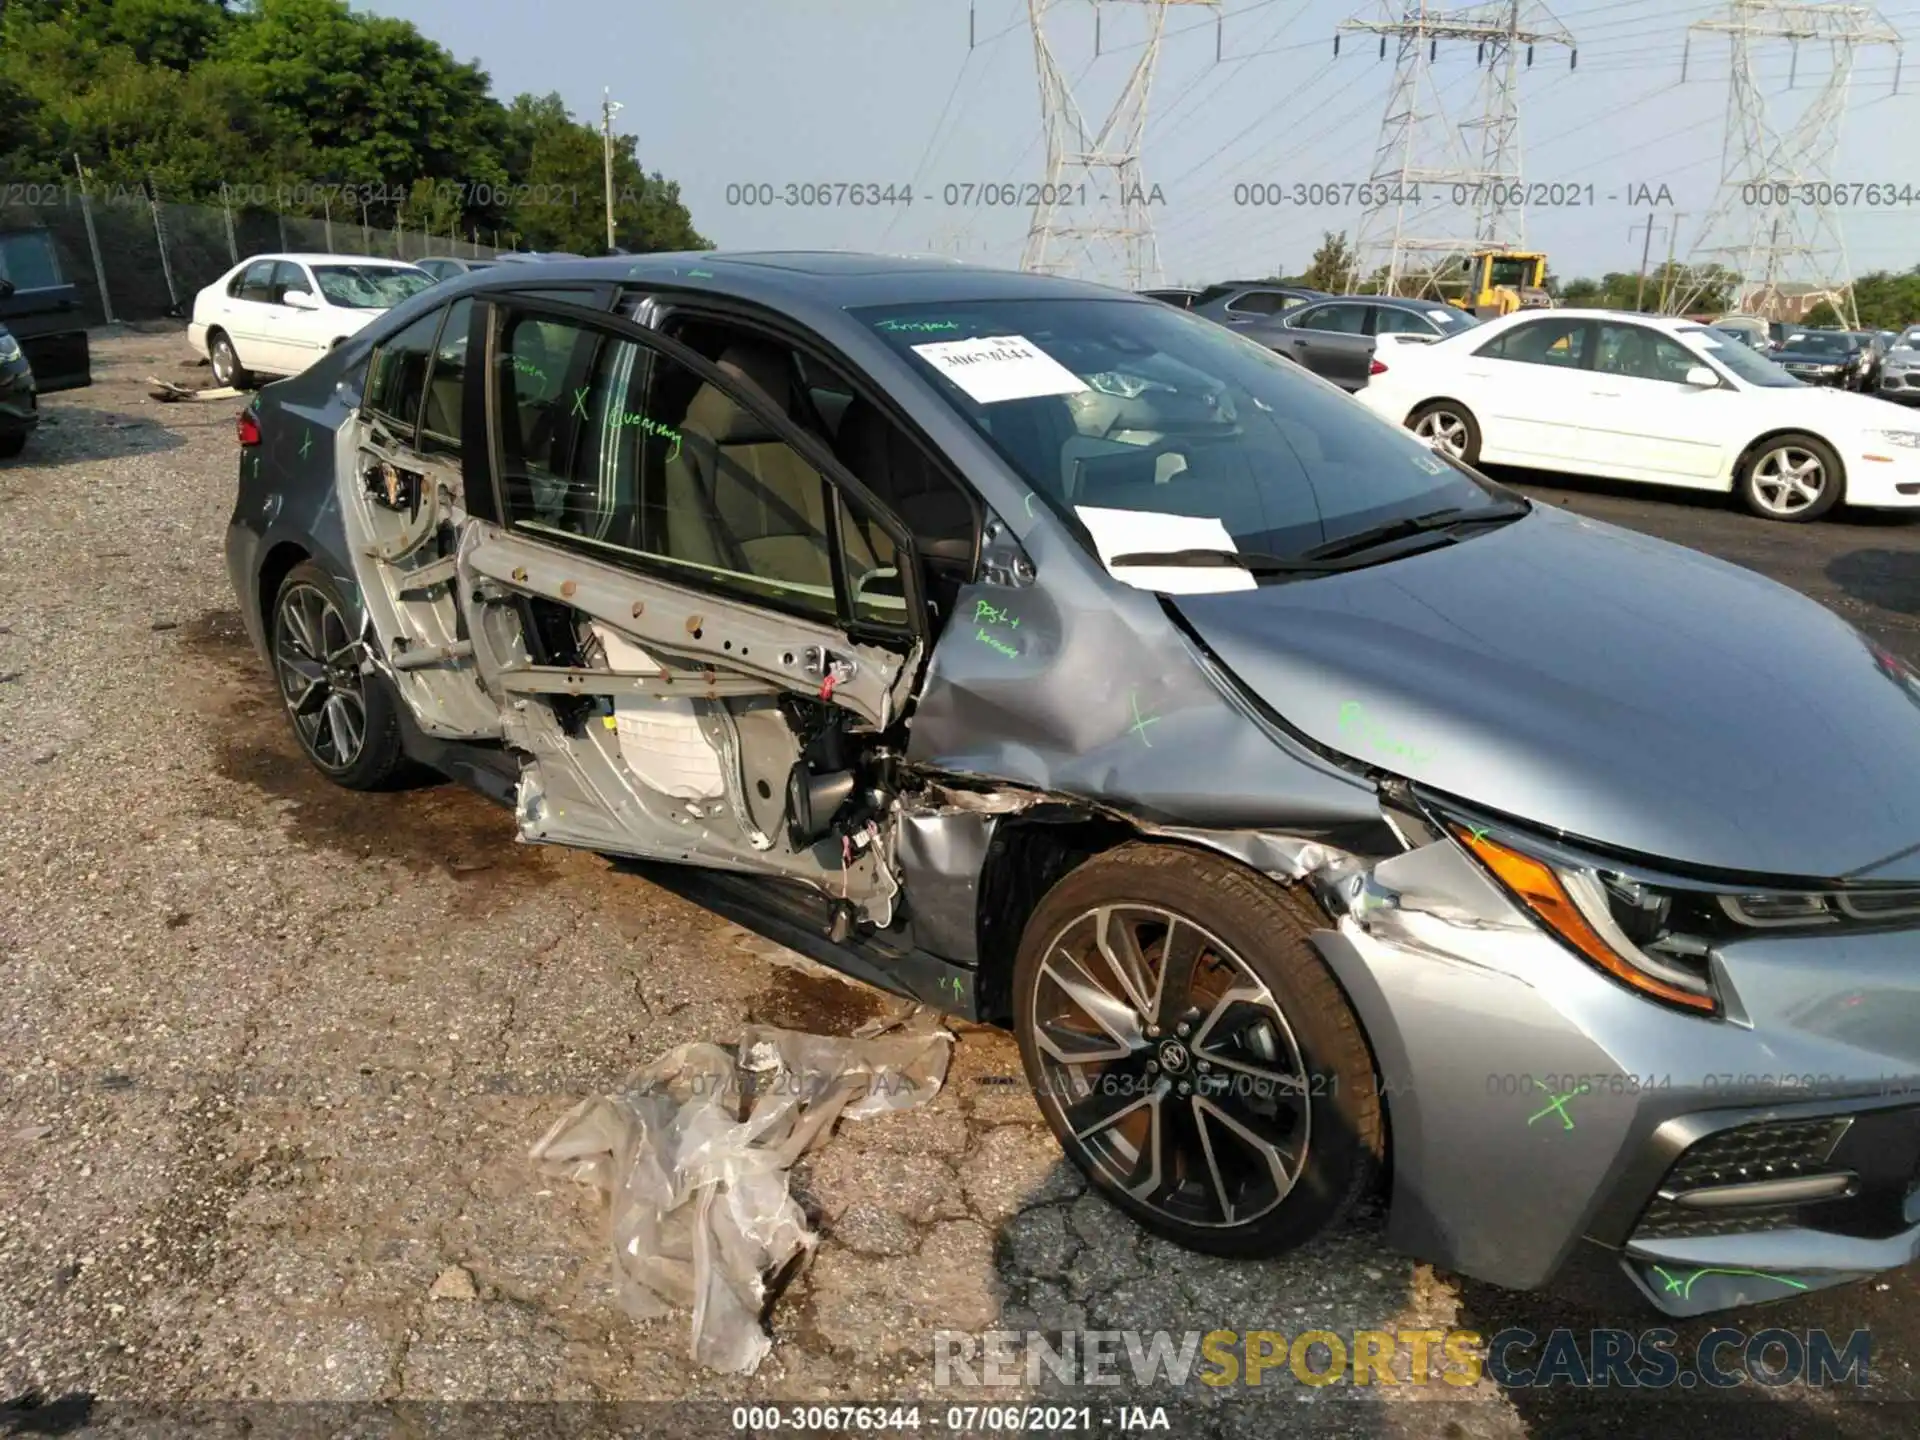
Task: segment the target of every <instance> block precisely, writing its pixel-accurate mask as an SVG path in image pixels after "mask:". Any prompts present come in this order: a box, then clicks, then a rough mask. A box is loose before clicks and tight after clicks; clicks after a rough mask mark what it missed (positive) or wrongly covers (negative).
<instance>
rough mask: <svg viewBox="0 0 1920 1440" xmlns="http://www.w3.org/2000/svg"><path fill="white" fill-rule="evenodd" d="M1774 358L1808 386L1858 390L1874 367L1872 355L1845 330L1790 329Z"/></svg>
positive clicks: (1856, 338) (1790, 373)
mask: <svg viewBox="0 0 1920 1440" xmlns="http://www.w3.org/2000/svg"><path fill="white" fill-rule="evenodd" d="M1772 358H1773V360H1774V362H1775V363H1776V364H1778V365H1779V366H1781V367H1782V368H1783V369H1784V370H1786V372H1787V373H1788V374H1789V375H1792V376H1793V377H1794V378H1795V379H1797V380H1804V381H1805V382H1806V383H1807V384H1809V385H1831V386H1834V387H1836V388H1838V389H1843V390H1858V389H1860V388H1861V381H1862V377H1863V376H1864V374H1865V373H1866V371H1867V369H1868V368H1870V366H1871V364H1872V360H1873V352H1872V351H1871V350H1870V349H1869V348H1868V347H1867V346H1866V345H1865V344H1864V343H1863V342H1862V341H1861V340H1860V339H1859V337H1857V336H1855V335H1853V334H1851V333H1850V332H1848V331H1845V330H1791V329H1790V330H1788V331H1787V337H1786V340H1785V342H1784V343H1783V344H1782V345H1781V347H1780V348H1779V349H1778V350H1776V351H1774V352H1773V357H1772Z"/></svg>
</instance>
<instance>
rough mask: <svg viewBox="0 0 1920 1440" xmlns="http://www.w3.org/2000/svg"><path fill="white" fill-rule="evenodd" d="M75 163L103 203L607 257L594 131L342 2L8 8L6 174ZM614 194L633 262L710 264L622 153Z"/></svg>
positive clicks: (18, 1)
mask: <svg viewBox="0 0 1920 1440" xmlns="http://www.w3.org/2000/svg"><path fill="white" fill-rule="evenodd" d="M75 155H78V156H79V157H80V159H81V162H82V164H83V165H84V166H85V167H86V169H87V172H88V174H89V175H90V176H91V177H92V178H93V179H94V180H96V181H98V182H100V184H101V185H102V186H104V187H106V188H107V190H108V191H113V190H116V189H117V190H118V191H120V192H121V193H125V192H130V191H131V190H133V188H134V187H136V186H141V185H144V184H145V183H146V182H147V181H148V180H152V181H153V182H154V183H155V184H156V185H157V186H158V187H159V190H160V192H161V194H162V195H163V196H164V197H165V198H167V199H169V200H195V201H200V202H202V203H218V202H219V201H220V200H221V199H222V197H223V196H224V195H225V194H227V193H228V192H229V190H230V189H231V188H238V189H239V191H240V193H241V194H243V195H246V194H248V193H249V192H251V193H253V194H257V195H259V196H261V197H263V198H264V199H265V200H266V201H267V203H268V204H269V206H270V207H272V208H280V209H285V210H290V211H295V212H304V213H307V214H311V215H319V214H321V213H323V211H328V210H330V211H331V213H332V215H333V216H334V218H335V219H336V220H338V219H344V218H347V217H349V216H353V215H354V214H355V212H357V211H359V210H360V209H361V205H360V203H359V202H360V201H361V200H363V199H364V200H365V201H366V202H367V203H366V205H365V217H364V218H365V219H367V220H368V221H370V222H371V223H372V224H375V225H379V226H389V225H392V224H393V223H394V222H395V220H396V219H397V218H401V217H404V218H402V219H401V223H404V224H405V225H406V226H407V228H408V229H418V228H422V227H425V228H429V229H431V230H432V232H433V233H435V234H446V233H448V231H450V230H457V231H459V232H462V233H464V232H466V231H469V230H473V229H478V230H482V231H487V232H492V231H506V232H509V233H511V232H515V231H518V232H520V234H521V235H522V236H523V238H524V240H525V242H526V243H530V244H535V245H538V246H539V247H540V248H548V249H570V250H580V251H583V252H585V253H590V254H597V253H599V252H600V250H602V249H603V248H604V246H605V238H606V236H605V219H604V205H605V199H604V196H605V187H604V184H603V181H602V168H601V167H602V160H601V142H600V136H599V133H598V131H596V130H595V129H593V128H592V127H591V126H588V125H583V124H581V123H579V122H578V121H576V120H574V119H573V118H572V117H571V116H569V115H568V114H567V111H566V107H565V106H564V105H563V104H562V103H561V102H560V100H559V98H558V97H557V96H547V97H545V98H543V99H535V98H532V97H525V96H523V97H521V98H520V99H519V100H516V101H515V102H514V103H513V105H512V106H510V107H509V106H506V105H503V104H501V102H500V101H499V100H498V99H497V98H495V97H494V96H493V94H492V93H491V90H490V84H489V81H488V78H487V75H486V73H485V72H484V71H483V70H481V69H480V68H479V67H478V66H477V65H475V64H471V63H465V62H461V61H458V60H456V59H455V58H454V57H453V55H451V54H450V53H449V52H448V51H447V50H446V49H445V48H444V47H442V46H440V45H438V44H435V43H434V42H433V41H431V40H429V39H427V37H425V36H424V35H422V34H421V33H420V32H419V31H418V30H417V29H416V28H415V27H414V26H413V25H411V24H409V23H407V22H406V21H402V20H395V19H390V18H385V17H381V16H375V15H367V14H359V13H355V12H354V11H352V10H351V9H349V8H348V5H347V4H346V3H345V0H250V3H248V4H245V5H243V6H231V7H230V6H229V4H228V3H226V0H0V166H4V169H0V175H4V176H5V177H6V178H8V179H10V180H15V181H35V180H39V181H47V180H58V179H60V178H62V177H65V178H68V179H71V178H72V173H73V157H74V156H75ZM343 186H352V187H354V192H355V193H354V194H352V195H351V196H343V195H342V194H341V193H340V187H343ZM614 193H615V200H616V204H615V224H616V238H617V241H618V243H619V244H621V245H622V246H623V247H624V248H626V249H629V250H659V249H669V248H675V249H678V248H686V249H704V248H706V247H707V244H708V242H707V241H706V240H705V239H704V238H703V237H701V235H700V234H699V232H698V231H697V230H695V229H694V227H693V221H692V217H691V216H690V215H689V214H688V213H687V208H686V206H685V204H684V203H683V202H682V200H681V198H680V192H679V188H678V186H676V185H675V184H674V183H673V182H672V181H670V180H667V179H666V178H665V177H664V176H663V175H661V174H660V173H659V172H658V171H656V172H654V173H653V174H651V175H649V174H647V173H645V172H644V171H643V170H642V169H641V167H640V164H639V162H638V161H637V160H636V159H635V155H634V142H633V140H632V138H631V137H628V136H622V137H619V138H618V140H617V143H616V147H615V156H614ZM252 203H258V202H257V201H254V202H252ZM355 218H358V217H357V216H355Z"/></svg>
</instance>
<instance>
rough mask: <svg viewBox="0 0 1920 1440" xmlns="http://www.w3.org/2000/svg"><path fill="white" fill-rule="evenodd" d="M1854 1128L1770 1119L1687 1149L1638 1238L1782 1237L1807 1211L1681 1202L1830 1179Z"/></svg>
mask: <svg viewBox="0 0 1920 1440" xmlns="http://www.w3.org/2000/svg"><path fill="white" fill-rule="evenodd" d="M1850 1123H1851V1122H1850V1121H1848V1120H1845V1119H1838V1120H1836V1119H1834V1118H1832V1117H1831V1116H1829V1117H1825V1118H1821V1119H1815V1120H1769V1121H1762V1122H1760V1123H1758V1124H1753V1125H1736V1126H1734V1127H1733V1128H1732V1129H1730V1130H1722V1131H1719V1132H1718V1133H1717V1134H1713V1135H1709V1136H1707V1138H1706V1139H1704V1140H1702V1141H1700V1142H1699V1143H1698V1144H1696V1145H1694V1146H1692V1147H1691V1148H1689V1149H1688V1150H1687V1151H1686V1152H1685V1153H1684V1154H1682V1155H1681V1157H1680V1158H1679V1159H1678V1160H1676V1161H1675V1162H1674V1165H1673V1168H1672V1169H1671V1170H1669V1171H1668V1172H1667V1178H1666V1179H1665V1180H1664V1181H1662V1182H1661V1185H1660V1192H1659V1194H1658V1195H1657V1196H1655V1197H1654V1200H1653V1203H1652V1204H1651V1205H1649V1206H1648V1207H1647V1213H1646V1214H1645V1215H1644V1216H1643V1217H1642V1218H1641V1221H1640V1226H1639V1229H1638V1231H1637V1232H1636V1233H1637V1234H1639V1235H1642V1236H1645V1237H1646V1238H1648V1239H1653V1238H1656V1237H1658V1238H1668V1239H1671V1238H1674V1237H1677V1236H1681V1235H1733V1234H1745V1233H1748V1232H1750V1231H1755V1230H1782V1229H1787V1228H1790V1227H1792V1226H1794V1225H1798V1224H1801V1223H1803V1222H1802V1220H1801V1219H1800V1216H1801V1215H1802V1213H1803V1212H1804V1211H1805V1210H1806V1208H1807V1207H1805V1206H1801V1205H1773V1206H1751V1207H1740V1208H1727V1209H1716V1210H1698V1209H1694V1208H1692V1207H1691V1206H1688V1205H1684V1204H1682V1203H1681V1201H1680V1199H1679V1197H1681V1196H1683V1195H1685V1194H1686V1193H1687V1192H1689V1191H1697V1190H1710V1189H1713V1188H1715V1187H1717V1186H1723V1185H1751V1184H1755V1183H1758V1182H1761V1181H1767V1180H1790V1179H1797V1178H1800V1177H1804V1176H1809V1175H1822V1174H1827V1173H1830V1172H1831V1169H1832V1167H1831V1166H1830V1164H1829V1159H1830V1157H1831V1155H1832V1154H1833V1150H1834V1146H1835V1145H1836V1144H1837V1143H1838V1142H1839V1140H1840V1137H1841V1136H1842V1135H1844V1134H1845V1133H1846V1131H1847V1127H1848V1126H1849V1124H1850Z"/></svg>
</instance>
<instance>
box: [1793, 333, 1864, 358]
mask: <svg viewBox="0 0 1920 1440" xmlns="http://www.w3.org/2000/svg"><path fill="white" fill-rule="evenodd" d="M1859 348H1860V342H1859V341H1858V340H1856V339H1854V338H1853V336H1851V335H1840V334H1835V333H1833V332H1831V331H1828V332H1821V331H1805V332H1803V333H1801V334H1798V335H1791V336H1789V337H1788V338H1787V349H1789V350H1798V351H1799V352H1800V353H1801V354H1803V355H1835V356H1839V355H1851V354H1853V352H1854V351H1855V350H1857V349H1859Z"/></svg>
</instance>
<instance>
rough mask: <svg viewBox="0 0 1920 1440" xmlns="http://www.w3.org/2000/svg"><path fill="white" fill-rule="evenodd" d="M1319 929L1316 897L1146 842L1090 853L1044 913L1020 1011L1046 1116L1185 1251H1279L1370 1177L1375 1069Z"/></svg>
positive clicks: (1021, 970)
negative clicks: (1314, 934)
mask: <svg viewBox="0 0 1920 1440" xmlns="http://www.w3.org/2000/svg"><path fill="white" fill-rule="evenodd" d="M1199 916H1205V917H1207V918H1206V921H1205V923H1202V922H1201V921H1200V920H1199V919H1198V918H1197V917H1199ZM1317 923H1318V924H1321V925H1324V923H1325V921H1324V920H1323V919H1322V920H1319V921H1317ZM1315 925H1316V921H1315V919H1314V917H1313V915H1312V914H1311V913H1310V902H1307V901H1306V900H1305V899H1304V897H1302V896H1299V895H1296V894H1292V893H1289V892H1284V891H1281V890H1279V889H1278V888H1277V887H1274V886H1273V885H1271V884H1270V883H1268V882H1267V881H1265V880H1263V879H1261V878H1260V877H1258V876H1255V875H1253V874H1251V873H1250V872H1247V871H1244V870H1242V869H1240V868H1238V867H1236V866H1233V865H1231V864H1229V863H1228V862H1226V861H1224V860H1221V859H1219V858H1217V857H1214V856H1210V855H1203V854H1197V853H1194V852H1190V851H1184V850H1178V849H1170V848H1162V847H1156V846H1146V845H1136V846H1128V847H1125V848H1123V849H1121V850H1118V851H1114V852H1111V853H1110V854H1108V855H1104V856H1101V857H1099V858H1098V859H1096V860H1093V861H1090V862H1089V863H1088V864H1087V865H1085V866H1083V867H1082V868H1081V869H1079V870H1077V871H1075V872H1074V873H1073V874H1071V875H1069V876H1068V877H1067V878H1066V879H1065V880H1063V881H1062V882H1061V883H1060V884H1059V885H1058V886H1056V887H1055V889H1054V891H1053V892H1052V893H1051V894H1050V895H1048V896H1047V898H1046V899H1045V900H1044V901H1042V903H1041V905H1040V907H1039V908H1038V909H1037V910H1036V911H1035V913H1034V916H1033V919H1032V921H1031V922H1030V923H1029V926H1028V928H1027V932H1026V935H1025V937H1024V940H1023V943H1022V948H1021V954H1020V959H1019V961H1018V964H1017V966H1016V974H1015V1010H1016V1024H1017V1028H1018V1032H1019V1039H1020V1047H1021V1055H1022V1058H1023V1060H1024V1061H1025V1063H1026V1067H1027V1073H1028V1078H1029V1079H1030V1080H1031V1081H1032V1083H1033V1085H1034V1088H1035V1091H1036V1093H1037V1095H1038V1097H1039V1101H1040V1108H1041V1111H1042V1113H1043V1114H1045V1115H1046V1117H1047V1120H1048V1123H1049V1124H1050V1125H1051V1126H1052V1127H1053V1130H1054V1133H1055V1135H1056V1136H1057V1137H1058V1138H1059V1140H1060V1142H1061V1145H1062V1146H1063V1148H1065V1150H1066V1151H1067V1153H1068V1155H1069V1156H1070V1157H1071V1158H1072V1159H1073V1160H1074V1162H1075V1163H1076V1164H1077V1165H1079V1166H1080V1167H1081V1169H1083V1170H1084V1171H1086V1173H1087V1174H1088V1176H1089V1177H1090V1178H1091V1179H1092V1180H1093V1182H1094V1183H1095V1185H1097V1186H1098V1187H1099V1188H1100V1189H1101V1190H1103V1191H1104V1192H1106V1193H1107V1194H1108V1195H1109V1196H1110V1197H1111V1198H1112V1199H1113V1200H1114V1201H1115V1203H1117V1204H1118V1205H1119V1206H1120V1207H1121V1208H1122V1209H1124V1210H1126V1211H1128V1212H1129V1213H1130V1214H1132V1215H1134V1216H1135V1217H1136V1218H1138V1219H1139V1220H1141V1222H1142V1223H1144V1224H1145V1225H1147V1226H1148V1227H1149V1228H1150V1229H1153V1230H1155V1231H1157V1232H1158V1233H1160V1234H1162V1235H1165V1236H1167V1237H1168V1238H1169V1239H1172V1240H1174V1241H1176V1242H1177V1243H1180V1244H1183V1245H1187V1246H1190V1247H1192V1248H1194V1249H1200V1250H1207V1251H1211V1252H1214V1253H1218V1254H1235V1255H1261V1254H1272V1253H1275V1252H1277V1251H1279V1250H1283V1249H1286V1248H1289V1247H1290V1246H1293V1245H1297V1244H1299V1243H1301V1242H1302V1241H1304V1240H1306V1239H1309V1238H1311V1237H1312V1236H1313V1235H1314V1234H1317V1233H1318V1232H1319V1231H1320V1230H1322V1229H1324V1228H1325V1227H1326V1226H1327V1225H1329V1224H1331V1223H1332V1222H1333V1221H1334V1220H1335V1219H1337V1218H1338V1217H1339V1215H1340V1214H1341V1213H1342V1212H1344V1211H1345V1209H1346V1208H1347V1206H1348V1205H1349V1204H1350V1203H1351V1202H1352V1200H1353V1199H1355V1198H1356V1197H1357V1196H1358V1194H1359V1193H1360V1191H1361V1190H1362V1189H1363V1188H1364V1187H1365V1185H1366V1184H1367V1182H1368V1181H1369V1180H1370V1178H1371V1176H1372V1174H1373V1169H1374V1165H1375V1163H1376V1162H1377V1160H1378V1158H1379V1155H1380V1150H1381V1146H1382V1135H1381V1122H1380V1115H1379V1108H1378V1099H1377V1095H1376V1093H1375V1089H1374V1086H1373V1083H1372V1078H1373V1070H1372V1062H1371V1059H1370V1058H1369V1056H1368V1054H1367V1051H1366V1046H1365V1042H1364V1041H1363V1040H1362V1039H1361V1038H1360V1032H1359V1027H1358V1024H1357V1023H1356V1022H1355V1020H1354V1017H1353V1014H1352V1012H1351V1010H1349V1009H1348V1007H1347V1005H1346V1002H1345V999H1344V997H1343V996H1342V995H1341V994H1340V991H1339V987H1338V986H1337V985H1335V984H1334V982H1333V979H1332V976H1331V975H1330V974H1328V972H1327V971H1326V969H1325V967H1324V965H1322V964H1321V962H1320V961H1319V959H1318V957H1317V956H1316V955H1315V954H1314V952H1313V950H1312V947H1311V945H1310V944H1308V943H1307V941H1306V938H1305V937H1306V934H1307V933H1308V932H1309V931H1310V929H1312V928H1314V927H1315Z"/></svg>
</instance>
